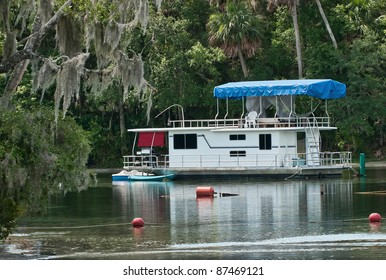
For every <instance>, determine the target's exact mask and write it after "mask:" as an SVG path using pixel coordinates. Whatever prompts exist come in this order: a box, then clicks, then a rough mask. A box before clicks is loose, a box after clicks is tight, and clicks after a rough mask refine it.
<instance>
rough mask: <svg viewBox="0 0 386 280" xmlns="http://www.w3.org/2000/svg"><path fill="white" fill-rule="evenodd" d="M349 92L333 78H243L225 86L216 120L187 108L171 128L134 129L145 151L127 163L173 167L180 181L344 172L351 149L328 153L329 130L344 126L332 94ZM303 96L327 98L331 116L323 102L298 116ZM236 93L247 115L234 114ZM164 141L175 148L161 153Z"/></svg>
mask: <svg viewBox="0 0 386 280" xmlns="http://www.w3.org/2000/svg"><path fill="white" fill-rule="evenodd" d="M345 94H346V86H345V85H344V84H342V83H339V82H336V81H333V80H280V81H257V82H236V83H227V84H224V85H220V86H217V87H215V88H214V96H215V97H216V98H217V102H218V103H217V104H218V106H217V115H216V117H215V118H214V119H201V120H185V119H184V116H183V111H182V120H174V121H169V123H168V126H167V127H163V128H138V129H130V130H129V131H130V132H135V133H137V134H136V135H138V137H136V138H135V143H134V144H137V147H138V148H140V150H139V151H137V152H135V151H134V150H135V147H133V154H132V155H128V156H124V169H126V170H133V169H136V170H140V171H144V172H152V173H155V174H165V173H167V172H171V173H175V174H177V176H176V179H178V178H181V177H198V176H210V177H213V176H232V175H235V176H246V177H252V176H253V177H282V178H289V177H291V178H292V177H298V176H305V177H309V176H317V177H325V176H333V175H341V174H342V172H343V170H344V169H348V168H351V153H349V152H326V151H322V150H321V147H322V146H321V132H322V131H328V130H330V131H331V130H335V129H336V127H333V126H331V123H330V117H329V115H328V111H327V99H336V98H342V97H344V96H345ZM299 96H309V97H310V99H311V102H310V103H311V104H312V103H313V102H314V101H315V100H317V101H318V102H319V103H321V99H324V100H325V108H324V110H323V116H316V112H317V111H321V108H318V105H316V106H313V105H311V111H310V112H309V113H307V114H303V115H299V114H297V113H296V112H295V99H296V98H297V97H298V98H299ZM219 99H225V100H226V104H227V108H226V110H227V111H226V115H225V117H224V118H219V117H218V115H219ZM230 99H240V100H241V101H242V106H240V107H241V108H242V110H241V111H242V112H241V113H240V114H241V115H240V117H239V118H234V119H232V118H227V116H228V100H230ZM175 105H176V106H179V107H180V105H177V104H175ZM172 106H174V105H172ZM172 106H170V107H172ZM170 107H169V108H170ZM244 108H246V110H245V109H244ZM272 108H274V109H272ZM181 109H182V108H181ZM269 110H270V111H269ZM266 111H268V113H266ZM269 113H270V114H271V115H269ZM165 140H166V141H165ZM161 146H167V147H168V154H157V153H155V152H154V151H155V150H156V149H157V147H161Z"/></svg>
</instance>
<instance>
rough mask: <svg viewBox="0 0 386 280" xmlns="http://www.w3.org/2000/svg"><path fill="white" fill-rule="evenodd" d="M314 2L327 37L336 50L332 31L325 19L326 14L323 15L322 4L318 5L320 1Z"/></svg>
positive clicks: (336, 46)
mask: <svg viewBox="0 0 386 280" xmlns="http://www.w3.org/2000/svg"><path fill="white" fill-rule="evenodd" d="M315 1H316V5H318V9H319V13H320V15H321V16H322V19H323V22H324V25H325V26H326V29H327V32H328V35H329V36H330V38H331V41H332V45H333V46H334V48H335V49H337V48H338V45H337V43H336V39H335V36H334V33H333V32H332V30H331V27H330V23H329V22H328V19H327V17H326V14H325V13H324V10H323V7H322V4H321V3H320V0H315Z"/></svg>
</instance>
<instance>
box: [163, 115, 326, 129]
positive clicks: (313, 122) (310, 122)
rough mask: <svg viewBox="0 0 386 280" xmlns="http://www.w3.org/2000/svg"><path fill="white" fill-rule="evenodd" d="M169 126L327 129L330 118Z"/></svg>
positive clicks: (185, 122)
mask: <svg viewBox="0 0 386 280" xmlns="http://www.w3.org/2000/svg"><path fill="white" fill-rule="evenodd" d="M169 126H171V127H173V128H177V127H185V128H187V127H196V128H205V127H212V128H225V127H232V128H237V127H238V128H251V127H254V128H266V127H329V126H330V117H314V116H312V117H284V118H257V119H256V120H253V121H251V120H248V121H247V120H246V119H245V118H239V119H202V120H174V121H169Z"/></svg>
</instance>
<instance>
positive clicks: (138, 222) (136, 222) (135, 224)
mask: <svg viewBox="0 0 386 280" xmlns="http://www.w3.org/2000/svg"><path fill="white" fill-rule="evenodd" d="M131 224H132V225H133V227H143V226H144V225H145V222H144V221H143V219H142V218H135V219H134V220H133V221H132V222H131Z"/></svg>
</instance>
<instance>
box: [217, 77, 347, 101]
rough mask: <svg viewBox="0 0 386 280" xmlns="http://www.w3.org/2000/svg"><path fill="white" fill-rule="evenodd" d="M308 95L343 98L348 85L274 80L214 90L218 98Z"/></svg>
mask: <svg viewBox="0 0 386 280" xmlns="http://www.w3.org/2000/svg"><path fill="white" fill-rule="evenodd" d="M277 95H278V96H280V95H308V96H312V97H316V98H321V99H334V98H342V97H344V96H345V95H346V85H345V84H343V83H340V82H337V81H334V80H327V79H324V80H322V79H321V80H311V79H310V80H273V81H249V82H234V83H227V84H224V85H219V86H216V87H215V88H214V96H215V97H217V98H230V99H241V98H242V97H246V96H277Z"/></svg>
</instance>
